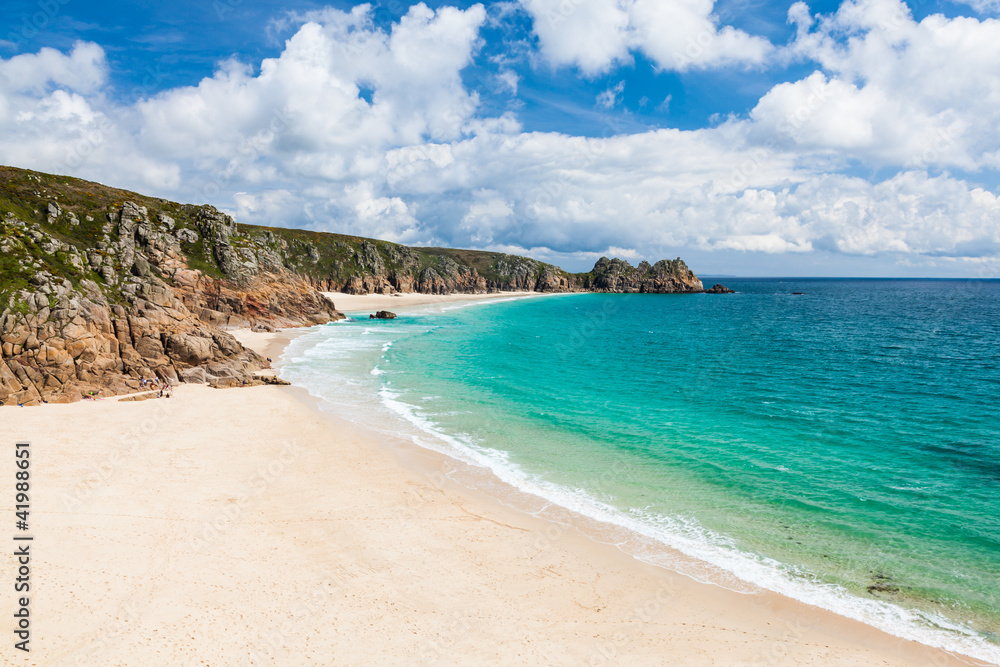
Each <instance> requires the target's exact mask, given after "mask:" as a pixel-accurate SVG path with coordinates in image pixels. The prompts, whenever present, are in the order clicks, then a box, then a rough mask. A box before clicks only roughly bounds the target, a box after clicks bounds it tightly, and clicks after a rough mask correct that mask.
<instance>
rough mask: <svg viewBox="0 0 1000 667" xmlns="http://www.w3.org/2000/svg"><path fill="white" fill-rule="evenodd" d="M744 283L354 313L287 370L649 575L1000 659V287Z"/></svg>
mask: <svg viewBox="0 0 1000 667" xmlns="http://www.w3.org/2000/svg"><path fill="white" fill-rule="evenodd" d="M723 282H724V283H726V284H727V285H728V286H729V287H732V288H733V289H735V290H737V293H736V294H731V295H704V294H693V295H653V294H649V295H647V294H573V295H556V296H544V297H529V298H522V299H512V300H495V301H488V302H484V303H478V304H463V305H461V306H459V305H451V306H436V307H425V308H423V309H419V308H418V309H413V310H410V311H408V312H401V313H400V317H399V318H398V319H396V320H393V321H369V320H367V319H361V317H358V318H357V319H355V318H351V319H349V320H346V321H343V322H339V323H335V324H331V325H326V326H322V327H316V328H314V329H312V330H311V331H310V332H309V333H307V334H305V335H303V336H301V337H299V338H296V339H295V340H294V341H293V342H292V344H291V345H290V346H289V348H288V350H287V352H286V355H285V358H284V362H285V364H286V365H285V366H284V368H283V370H282V376H283V377H285V378H287V379H289V380H291V381H293V382H295V383H296V384H300V385H302V386H305V387H306V388H307V389H309V390H310V391H311V392H312V393H313V394H315V395H317V396H319V397H321V398H322V399H323V402H324V405H325V406H326V407H327V408H328V409H330V410H333V411H336V412H338V413H339V414H341V415H343V416H346V417H348V418H352V419H355V420H357V421H359V422H361V423H364V424H366V425H369V426H370V425H372V424H375V425H377V427H378V428H380V429H381V430H384V431H390V432H393V433H394V434H397V435H401V436H403V437H405V438H407V439H409V440H412V441H413V442H415V443H416V444H418V445H420V446H423V447H428V448H432V449H436V450H438V451H441V452H444V453H446V454H449V455H451V456H453V457H455V458H458V459H461V460H463V461H465V462H466V463H467V464H471V465H474V466H481V467H484V468H488V469H489V470H491V471H492V472H493V473H494V474H495V475H496V477H499V478H500V479H501V480H503V481H504V482H506V483H507V484H509V485H512V486H514V487H517V488H518V489H521V490H522V491H524V492H527V493H530V494H534V495H536V496H539V497H541V498H544V499H546V500H547V501H548V502H550V503H552V505H553V506H561V507H566V508H569V509H572V510H574V511H575V512H577V513H578V514H580V515H583V516H585V517H589V518H590V519H592V520H593V522H592V523H593V525H595V526H599V527H601V528H600V529H599V530H596V533H598V534H595V538H596V539H611V540H614V541H615V542H616V543H618V544H619V545H620V546H622V548H623V549H624V550H626V551H628V552H630V553H632V554H633V555H635V556H636V557H638V558H642V559H644V560H648V561H650V562H653V563H659V564H663V565H665V566H668V567H673V568H676V569H679V570H681V571H684V572H685V573H687V574H690V575H692V576H695V577H697V578H700V579H704V580H711V581H715V582H716V583H719V584H721V585H725V586H729V587H732V588H735V589H737V590H745V591H752V590H754V589H755V588H757V587H763V588H768V589H771V590H775V591H778V592H781V593H784V594H786V595H789V596H791V597H794V598H798V599H801V600H803V601H806V602H809V603H811V604H815V605H819V606H821V607H825V608H827V609H830V610H833V611H835V612H838V613H840V614H843V615H845V616H849V617H852V618H855V619H858V620H861V621H864V622H866V623H869V624H871V625H874V626H877V627H879V628H882V629H884V630H887V631H889V632H891V633H893V634H896V635H898V636H901V637H906V638H910V639H916V640H918V641H922V642H924V643H927V644H931V645H935V646H942V647H945V648H949V649H951V650H956V651H959V652H962V653H964V654H967V655H972V656H975V657H979V658H983V659H986V660H990V661H992V662H998V663H1000V410H998V404H1000V401H998V398H1000V281H956V280H868V279H798V278H793V279H789V278H785V279H736V278H727V279H725V280H724V281H723ZM795 292H801V293H802V294H795ZM358 315H360V314H358ZM366 316H367V314H365V317H366ZM678 552H680V553H681V554H684V555H685V556H684V557H683V558H680V557H678V556H677V553H678Z"/></svg>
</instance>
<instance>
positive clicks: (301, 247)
mask: <svg viewBox="0 0 1000 667" xmlns="http://www.w3.org/2000/svg"><path fill="white" fill-rule="evenodd" d="M126 200H130V201H133V202H135V203H136V204H139V205H140V206H145V207H146V208H147V210H148V211H149V215H150V218H151V219H154V220H155V219H156V215H157V214H159V213H164V214H166V215H169V216H170V217H171V218H173V219H174V221H175V222H176V224H177V227H178V228H189V229H194V230H197V229H198V226H197V224H196V222H195V217H194V215H195V213H196V210H197V209H196V207H192V206H185V205H182V204H178V203H176V202H171V201H167V200H165V199H158V198H156V197H148V196H145V195H141V194H138V193H135V192H130V191H128V190H120V189H118V188H112V187H108V186H106V185H102V184H100V183H93V182H90V181H85V180H82V179H78V178H73V177H71V176H56V175H52V174H45V173H42V172H35V171H30V170H27V169H19V168H16V167H5V166H0V219H2V217H3V216H4V215H5V214H6V213H8V212H10V213H13V214H14V215H16V216H17V217H18V218H20V219H21V220H25V221H27V222H29V223H37V224H39V225H40V226H41V228H42V229H43V230H44V231H45V232H46V233H48V234H51V235H53V236H55V237H57V238H59V239H61V240H63V241H65V242H67V243H69V244H72V245H74V246H76V247H77V248H79V249H91V248H94V247H96V244H97V243H98V242H99V241H100V240H101V237H102V235H103V232H102V229H101V227H102V226H103V225H104V224H105V223H107V221H108V218H107V212H108V211H109V210H111V209H113V208H118V207H120V206H121V205H122V203H123V202H125V201H126ZM49 202H56V203H58V204H59V206H60V207H61V208H62V209H63V211H65V212H69V211H72V212H73V213H75V214H76V215H77V217H78V218H79V220H80V224H79V225H77V226H73V225H70V224H69V222H68V220H67V217H66V216H65V215H64V216H61V217H60V219H59V220H58V221H57V222H56V224H53V225H49V224H48V223H47V222H46V216H45V214H44V210H45V208H46V206H47V204H48V203H49ZM88 216H90V217H91V218H92V220H87V217H88ZM267 232H270V233H271V235H273V237H275V238H278V239H282V240H284V241H285V242H286V243H287V244H288V250H287V251H286V252H285V253H284V254H285V256H286V257H287V259H288V264H289V267H288V268H290V269H293V270H295V271H296V272H297V273H301V274H303V275H308V276H310V277H313V278H317V279H330V278H334V279H335V280H341V281H343V280H346V279H348V278H350V277H352V276H354V275H360V274H361V273H362V270H361V268H360V267H359V266H358V265H357V264H356V262H355V261H353V260H352V256H353V253H352V252H351V250H350V249H355V250H356V249H357V248H359V247H360V246H361V244H362V243H363V242H365V241H368V242H370V243H372V244H373V245H375V247H376V248H377V249H378V251H379V254H380V255H381V256H382V261H383V262H384V264H385V266H386V268H387V269H389V270H393V269H397V268H400V267H399V264H398V262H396V261H394V260H393V258H392V257H393V255H396V256H398V254H399V253H398V252H397V253H394V252H392V246H394V245H396V244H392V243H389V242H388V241H379V240H375V239H366V238H362V237H358V236H348V235H345V234H332V233H326V232H313V231H307V230H301V229H286V228H280V227H259V226H255V225H243V224H240V225H239V226H238V233H237V235H236V236H234V237H233V238H232V239H231V242H232V244H233V245H235V246H239V245H241V244H249V243H257V244H262V243H263V244H266V243H268V241H267V240H266V233H267ZM4 233H6V232H4V231H0V241H2V240H3V239H2V234H4ZM310 247H312V248H315V250H316V251H318V253H319V257H320V259H319V261H316V262H314V261H312V260H311V259H310V257H309V253H310ZM397 247H399V246H397ZM29 250H32V249H31V248H30V247H29ZM183 250H184V252H185V254H186V255H187V257H188V261H189V265H190V266H192V268H197V269H199V270H201V271H203V272H205V273H207V274H209V275H212V276H215V277H221V276H222V274H221V272H220V270H219V267H218V266H217V264H216V262H215V259H214V258H213V257H212V256H211V254H210V253H206V252H205V248H204V247H203V245H202V241H201V240H199V241H198V242H197V243H194V244H187V245H186V246H185V247H184V248H183ZM412 250H413V251H414V252H416V254H417V256H418V258H419V260H420V268H423V267H426V266H433V265H435V264H436V260H437V258H439V257H441V256H445V257H449V258H450V259H452V260H454V261H455V262H457V263H459V264H464V265H467V266H471V267H474V268H475V269H476V270H477V271H478V272H479V274H480V275H482V276H483V277H485V278H486V279H487V280H495V279H498V278H500V277H501V276H499V275H498V272H497V270H496V263H497V261H498V260H499V259H502V258H504V257H506V256H505V255H503V254H501V253H493V252H485V251H480V250H458V249H452V248H420V247H415V248H412ZM32 254H34V253H32ZM18 264H19V263H18V262H16V261H13V258H6V259H3V258H0V303H2V302H5V301H6V299H5V298H4V297H5V294H9V293H10V292H12V291H14V290H16V289H20V288H21V287H23V286H24V285H25V284H26V282H27V280H28V279H29V278H30V277H31V275H32V274H33V273H34V271H35V269H34V268H31V267H20V266H19V265H18ZM42 268H45V269H46V270H48V271H50V272H51V273H52V274H54V275H56V276H60V277H66V278H70V279H71V280H73V281H74V282H77V281H78V279H79V278H80V277H81V276H79V275H74V273H77V274H78V273H79V272H78V271H76V270H75V269H73V268H72V267H71V266H68V265H66V266H60V265H58V264H57V263H56V264H53V263H51V262H49V263H47V264H46V265H45V266H44V267H42ZM123 269H127V267H123ZM560 271H561V269H560ZM562 273H564V274H565V272H562ZM566 275H569V274H566ZM83 277H87V278H91V279H93V280H96V281H97V282H98V283H99V284H100V282H101V281H100V278H99V277H98V276H96V274H92V275H88V276H83Z"/></svg>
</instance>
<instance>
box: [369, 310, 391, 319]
mask: <svg viewBox="0 0 1000 667" xmlns="http://www.w3.org/2000/svg"><path fill="white" fill-rule="evenodd" d="M368 319H370V320H394V319H396V313H390V312H389V311H388V310H380V311H378V312H377V313H375V314H374V315H369V316H368Z"/></svg>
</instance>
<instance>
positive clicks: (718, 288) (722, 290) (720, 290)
mask: <svg viewBox="0 0 1000 667" xmlns="http://www.w3.org/2000/svg"><path fill="white" fill-rule="evenodd" d="M705 293H706V294H735V292H734V291H733V290H731V289H729V288H728V287H726V286H725V285H723V284H721V283H715V284H714V285H712V286H711V287H710V288H708V289H707V290H705Z"/></svg>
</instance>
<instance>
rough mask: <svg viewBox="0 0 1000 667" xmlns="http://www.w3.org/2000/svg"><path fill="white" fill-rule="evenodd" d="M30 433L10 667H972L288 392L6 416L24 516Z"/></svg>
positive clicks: (217, 394)
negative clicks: (455, 468) (26, 549)
mask: <svg viewBox="0 0 1000 667" xmlns="http://www.w3.org/2000/svg"><path fill="white" fill-rule="evenodd" d="M281 336H282V335H281V334H279V335H277V336H273V337H271V338H274V339H279V338H281ZM251 338H253V340H254V343H255V344H263V345H264V346H265V347H262V348H261V349H268V348H267V345H268V344H269V342H270V341H269V337H267V336H261V337H257V336H254V337H251ZM273 349H274V348H272V355H271V356H272V358H276V357H277V353H274V352H273ZM19 439H27V440H29V441H31V443H32V445H31V452H32V459H31V460H32V468H31V472H32V496H31V497H32V501H31V502H32V514H31V526H32V533H33V534H34V536H35V541H34V542H33V543H32V550H33V551H32V553H33V560H32V573H31V577H32V579H31V583H32V592H31V595H32V601H31V614H32V615H31V619H32V633H33V634H32V643H31V648H32V652H31V653H30V654H29V655H27V656H25V655H22V654H20V652H18V651H15V650H14V649H13V637H12V634H11V632H10V631H9V629H8V631H7V632H5V634H4V637H5V638H4V640H3V645H2V646H0V663H2V664H14V665H76V664H80V665H143V666H145V665H239V664H278V665H306V664H316V665H331V664H338V665H379V664H391V665H399V664H403V665H408V664H421V665H422V664H440V665H453V664H462V665H482V664H503V665H515V664H516V665H581V664H584V665H590V664H621V665H668V664H669V665H711V664H717V665H734V664H754V665H772V664H798V665H952V664H962V663H960V662H959V661H957V660H955V659H954V658H952V657H951V656H948V655H946V654H944V653H943V652H940V651H936V650H932V649H929V648H927V647H924V646H921V645H919V644H915V643H912V642H907V641H903V640H899V639H896V638H894V637H890V636H888V635H886V634H884V633H881V632H878V631H876V630H874V629H872V628H869V627H867V626H864V625H862V624H860V623H855V622H853V621H848V620H845V619H842V618H840V617H837V616H835V615H833V614H830V613H827V612H824V611H821V610H818V609H815V608H812V607H809V606H806V605H803V604H800V603H797V602H794V601H791V600H788V599H786V598H783V597H781V596H778V595H774V594H769V593H762V594H755V595H739V594H736V593H732V592H730V591H727V590H725V589H722V588H719V587H716V586H710V585H704V584H699V583H696V582H693V581H691V580H689V579H686V578H685V577H682V576H680V575H676V574H672V573H670V572H668V571H666V570H662V569H658V568H654V567H651V566H647V565H644V564H642V563H639V562H637V561H634V560H633V559H631V558H630V557H628V556H625V555H623V554H622V553H621V552H619V551H618V550H617V549H615V548H613V547H610V546H605V545H600V544H595V543H594V542H592V541H590V540H588V539H587V538H584V537H582V536H581V535H579V534H578V533H577V532H576V531H575V530H574V529H572V528H568V527H566V526H560V525H556V524H548V523H545V522H543V521H541V520H539V519H536V518H534V517H531V516H528V515H525V514H521V513H518V512H515V511H513V510H510V509H508V508H506V507H504V506H502V505H500V504H499V503H498V502H496V501H494V500H492V499H490V498H489V497H486V496H484V495H481V494H478V493H476V492H471V491H468V490H466V489H464V488H462V487H459V486H457V485H455V484H454V483H452V482H450V481H448V480H447V479H446V478H445V477H444V472H447V471H448V470H449V465H450V464H449V463H448V461H447V460H446V459H444V458H442V457H438V456H436V455H431V454H430V453H426V452H422V451H419V450H417V449H416V448H413V447H411V446H408V445H406V444H405V443H400V442H393V441H390V440H386V439H385V438H384V437H382V436H377V435H374V434H372V433H369V432H367V431H360V430H358V429H357V428H356V427H353V426H351V425H348V424H347V423H345V422H343V421H340V420H338V419H335V418H332V417H329V416H325V415H323V414H321V413H320V412H319V411H318V410H316V409H315V406H314V405H313V403H312V401H311V399H309V398H308V397H307V396H305V392H303V391H302V390H300V389H298V388H295V387H272V386H262V387H252V388H240V389H229V390H215V389H209V388H207V387H204V386H191V385H182V386H180V387H178V388H177V391H176V394H175V397H174V398H172V399H160V400H149V401H144V402H133V403H119V402H116V401H112V400H105V401H98V402H81V403H75V404H72V405H46V406H41V407H37V408H16V407H14V408H11V407H5V408H0V442H2V443H4V444H3V447H2V451H3V452H6V454H5V456H7V457H8V461H7V463H4V464H3V468H4V470H6V471H7V474H5V475H4V477H5V481H3V482H0V498H6V499H7V503H8V506H11V505H12V504H13V474H12V471H13V460H14V459H13V449H14V448H13V443H14V441H15V440H19ZM5 516H6V517H7V519H8V521H9V523H8V528H7V531H6V535H7V537H5V538H4V539H5V540H7V543H8V546H9V545H10V544H11V541H10V539H11V538H10V534H11V533H12V532H14V531H13V528H12V524H13V520H14V519H13V515H12V512H11V511H10V510H7V512H6V514H5ZM2 553H3V554H4V555H3V556H2V557H0V568H2V569H0V572H3V575H2V576H3V577H5V578H6V579H7V581H3V582H0V591H2V592H0V615H2V617H3V618H6V619H8V620H7V627H8V628H10V627H11V626H12V621H11V619H12V614H13V610H14V604H15V603H14V594H13V592H12V587H11V583H12V578H13V575H12V572H13V567H14V563H13V557H12V555H11V554H12V549H10V548H8V547H5V548H4V549H2Z"/></svg>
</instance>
